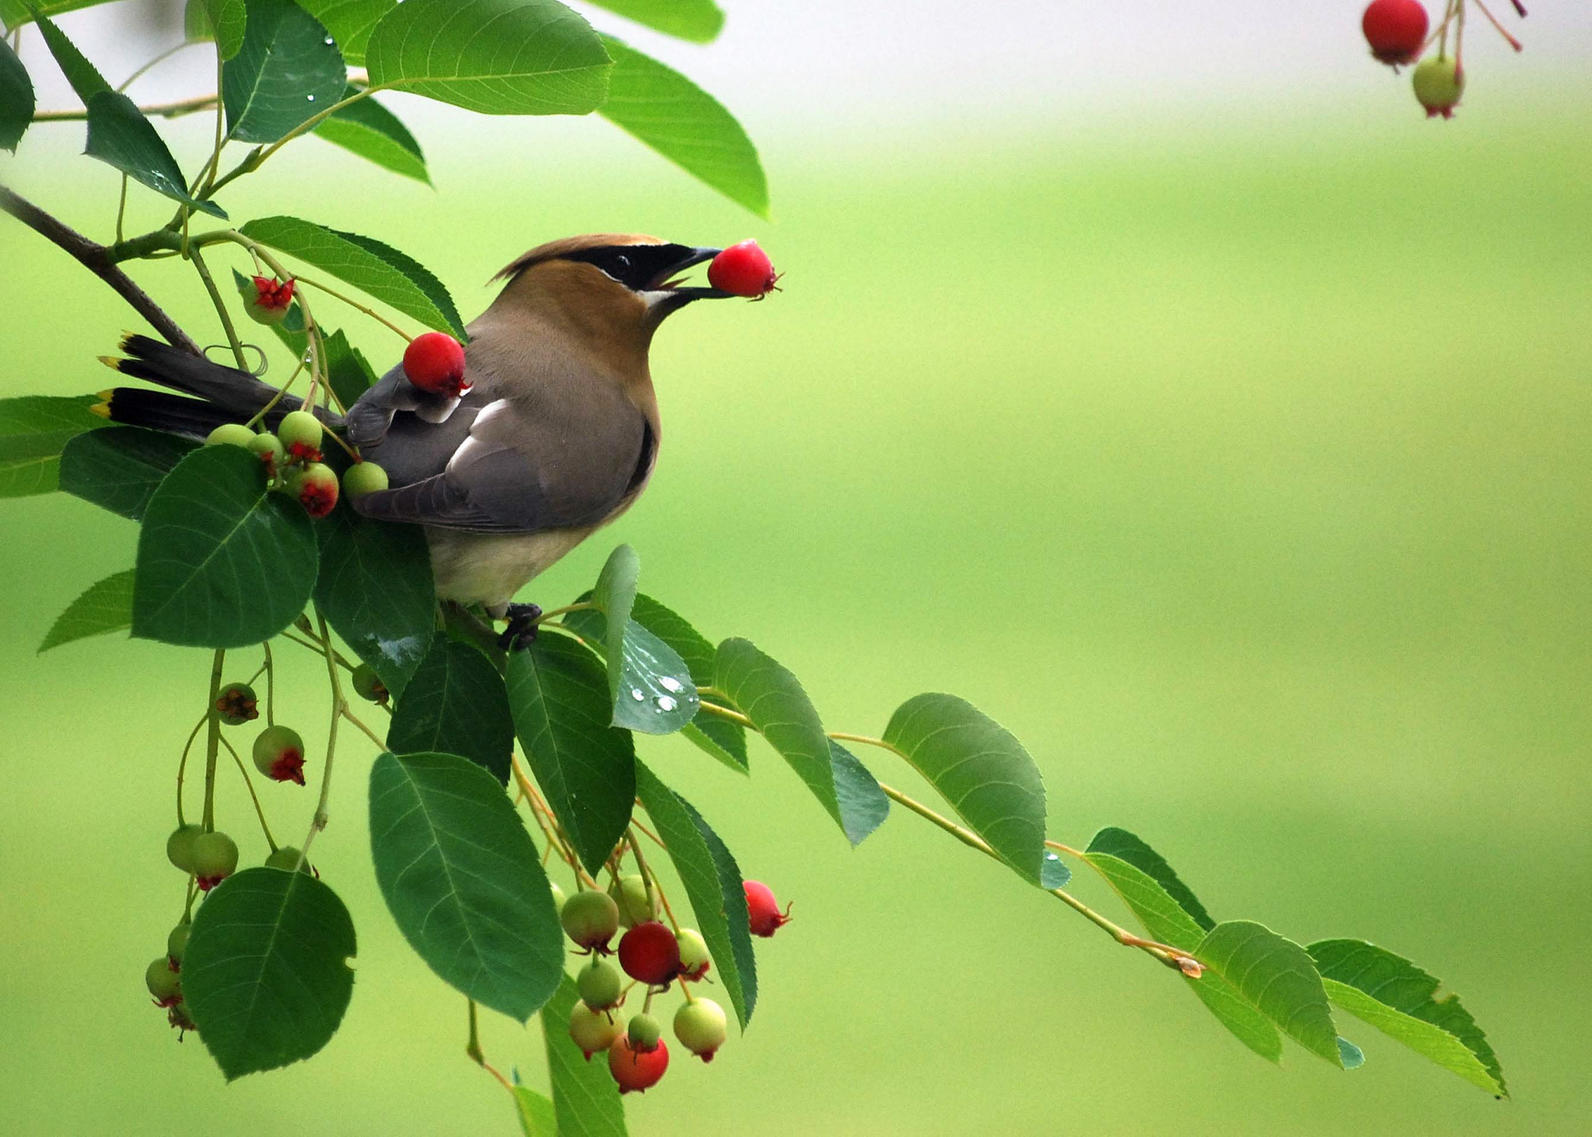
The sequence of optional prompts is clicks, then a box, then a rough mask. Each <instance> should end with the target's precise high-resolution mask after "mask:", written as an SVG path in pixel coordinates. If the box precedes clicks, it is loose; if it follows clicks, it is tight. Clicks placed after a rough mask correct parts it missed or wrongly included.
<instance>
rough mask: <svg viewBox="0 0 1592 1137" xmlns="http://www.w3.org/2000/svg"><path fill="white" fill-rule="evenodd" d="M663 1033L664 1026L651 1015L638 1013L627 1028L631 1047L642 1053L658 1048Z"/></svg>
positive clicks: (626, 1033) (626, 1031) (626, 1035)
mask: <svg viewBox="0 0 1592 1137" xmlns="http://www.w3.org/2000/svg"><path fill="white" fill-rule="evenodd" d="M662 1035H663V1027H662V1026H661V1025H660V1024H659V1022H658V1020H657V1019H655V1018H653V1017H652V1016H651V1015H636V1016H635V1017H633V1018H632V1019H631V1020H630V1026H629V1027H628V1028H627V1029H626V1030H625V1037H626V1038H628V1039H630V1049H632V1050H635V1051H638V1052H640V1053H642V1054H645V1053H647V1052H648V1051H650V1050H656V1049H657V1047H658V1039H659V1038H660V1037H662Z"/></svg>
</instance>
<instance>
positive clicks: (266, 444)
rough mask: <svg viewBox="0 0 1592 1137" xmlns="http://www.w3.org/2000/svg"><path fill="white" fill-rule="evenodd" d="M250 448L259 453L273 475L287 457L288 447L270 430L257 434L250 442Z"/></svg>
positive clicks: (267, 469) (262, 463) (264, 464)
mask: <svg viewBox="0 0 1592 1137" xmlns="http://www.w3.org/2000/svg"><path fill="white" fill-rule="evenodd" d="M249 449H250V450H252V451H253V452H254V453H255V454H257V455H259V458H260V464H261V465H263V466H264V467H265V472H266V473H267V474H270V475H271V476H273V477H275V476H276V472H277V471H278V470H279V469H281V468H282V463H283V462H284V461H286V459H287V448H286V447H285V446H283V445H282V440H281V439H280V438H278V437H277V436H276V435H274V434H272V433H271V432H270V431H266V432H265V433H263V434H256V435H255V436H254V438H253V439H252V440H250V442H249Z"/></svg>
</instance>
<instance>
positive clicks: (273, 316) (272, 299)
mask: <svg viewBox="0 0 1592 1137" xmlns="http://www.w3.org/2000/svg"><path fill="white" fill-rule="evenodd" d="M244 296H245V301H246V302H245V304H244V309H245V310H246V311H247V312H248V313H249V316H250V318H252V319H253V320H254V321H255V322H256V323H260V324H280V323H281V322H282V321H283V320H284V319H286V318H287V310H288V306H289V305H290V304H292V303H293V278H292V277H288V279H286V280H283V281H277V280H273V279H271V278H270V277H268V276H257V277H255V278H254V294H253V295H252V296H250V295H248V293H247V292H245V294H244Z"/></svg>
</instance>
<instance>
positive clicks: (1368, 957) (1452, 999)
mask: <svg viewBox="0 0 1592 1137" xmlns="http://www.w3.org/2000/svg"><path fill="white" fill-rule="evenodd" d="M1305 950H1307V951H1308V952H1309V953H1310V956H1311V958H1312V959H1314V960H1315V962H1316V966H1317V967H1318V968H1319V969H1320V971H1321V980H1322V983H1323V984H1324V986H1325V988H1326V992H1327V998H1329V999H1331V1000H1332V1002H1334V1003H1336V1004H1337V1005H1338V1006H1340V1007H1342V1008H1343V1009H1344V1010H1346V1011H1348V1012H1349V1013H1350V1014H1352V1015H1354V1016H1355V1017H1356V1018H1359V1019H1363V1020H1364V1021H1365V1022H1367V1023H1369V1024H1370V1025H1372V1026H1374V1027H1376V1028H1377V1029H1378V1030H1380V1031H1381V1032H1382V1033H1384V1034H1386V1035H1388V1036H1389V1037H1390V1038H1395V1039H1397V1040H1398V1041H1400V1042H1402V1043H1403V1044H1404V1045H1405V1046H1408V1047H1409V1048H1410V1049H1412V1050H1414V1051H1415V1052H1416V1053H1418V1054H1423V1055H1425V1056H1426V1057H1427V1058H1430V1059H1431V1060H1432V1061H1433V1062H1435V1063H1437V1064H1438V1065H1439V1066H1441V1067H1442V1068H1443V1069H1445V1070H1448V1071H1450V1072H1452V1073H1455V1074H1458V1075H1459V1076H1460V1077H1461V1078H1464V1079H1465V1080H1466V1081H1467V1082H1469V1083H1470V1084H1471V1085H1473V1086H1479V1087H1481V1088H1482V1089H1484V1090H1486V1091H1487V1092H1488V1093H1490V1094H1497V1095H1498V1096H1499V1097H1508V1096H1509V1091H1508V1089H1507V1088H1506V1087H1505V1086H1504V1075H1503V1070H1502V1069H1501V1067H1500V1066H1499V1064H1498V1056H1497V1055H1496V1054H1494V1053H1493V1049H1492V1047H1491V1046H1490V1045H1489V1044H1488V1042H1487V1036H1486V1035H1485V1034H1483V1033H1482V1030H1481V1028H1480V1027H1479V1026H1477V1025H1476V1020H1475V1019H1473V1018H1471V1016H1470V1012H1469V1011H1467V1010H1466V1009H1465V1008H1464V1007H1463V1006H1461V1005H1460V1002H1459V996H1457V995H1444V996H1443V997H1442V998H1437V989H1438V986H1439V984H1438V980H1437V979H1436V978H1435V977H1433V976H1431V975H1428V974H1427V973H1426V972H1425V971H1422V970H1421V969H1420V968H1419V967H1416V966H1415V964H1413V963H1411V962H1410V961H1409V960H1407V959H1405V958H1404V957H1402V956H1398V955H1394V954H1393V953H1392V952H1390V951H1388V950H1387V949H1386V948H1380V947H1377V946H1376V945H1375V944H1369V943H1366V942H1365V941H1364V940H1347V939H1345V940H1320V941H1318V942H1316V943H1313V944H1311V945H1310V946H1309V947H1308V948H1306V949H1305Z"/></svg>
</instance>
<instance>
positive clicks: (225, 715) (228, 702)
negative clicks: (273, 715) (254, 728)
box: [216, 683, 260, 726]
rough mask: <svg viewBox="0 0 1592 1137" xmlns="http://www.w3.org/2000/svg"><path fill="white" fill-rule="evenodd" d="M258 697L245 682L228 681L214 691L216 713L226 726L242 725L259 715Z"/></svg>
mask: <svg viewBox="0 0 1592 1137" xmlns="http://www.w3.org/2000/svg"><path fill="white" fill-rule="evenodd" d="M259 704H260V699H259V696H257V695H256V694H255V693H254V688H253V687H251V686H249V685H248V684H247V683H228V684H227V685H226V686H225V687H223V688H221V690H220V691H218V692H216V713H217V714H218V715H220V716H221V721H222V722H224V723H226V724H227V725H228V726H242V725H243V724H244V723H246V722H252V721H253V720H254V719H257V718H259V717H260V707H259Z"/></svg>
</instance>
